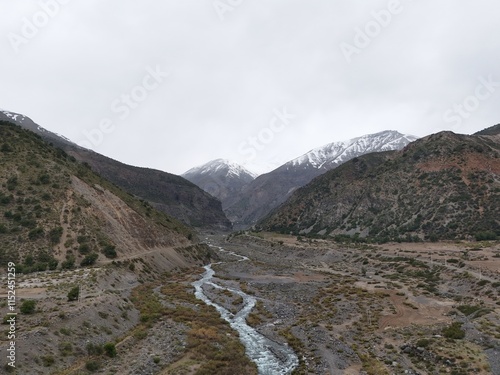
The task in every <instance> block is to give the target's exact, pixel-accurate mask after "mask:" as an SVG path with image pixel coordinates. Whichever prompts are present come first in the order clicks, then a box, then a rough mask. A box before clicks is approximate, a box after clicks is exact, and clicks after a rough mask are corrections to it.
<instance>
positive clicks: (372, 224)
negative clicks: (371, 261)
mask: <svg viewBox="0 0 500 375" xmlns="http://www.w3.org/2000/svg"><path fill="white" fill-rule="evenodd" d="M484 133H485V134H489V133H492V129H489V130H486V131H484ZM493 133H495V132H493ZM258 227H259V228H261V229H264V230H270V231H279V232H286V233H290V232H291V233H295V234H311V235H331V236H333V235H339V234H344V235H357V236H361V237H370V238H373V239H375V240H381V241H386V240H401V239H403V240H405V239H406V240H408V239H409V240H411V239H416V238H420V239H431V240H433V239H455V238H469V237H470V236H478V237H479V238H494V237H495V236H500V136H499V135H498V134H497V135H472V136H468V135H458V134H454V133H452V132H441V133H438V134H434V135H431V136H428V137H425V138H422V139H420V140H417V141H415V142H413V143H411V144H409V145H408V146H407V147H405V148H404V149H403V150H401V151H392V152H384V153H372V154H368V155H364V156H360V157H356V158H354V159H352V160H351V161H349V162H347V163H345V164H343V165H342V166H340V167H338V168H336V169H334V170H332V171H329V172H327V173H325V174H324V175H322V176H319V177H317V178H316V179H314V180H313V181H312V182H311V183H309V184H308V185H306V186H304V187H303V188H301V189H299V190H297V191H296V192H295V193H294V194H293V195H292V196H291V197H290V199H288V200H287V201H286V202H285V203H284V204H282V205H281V206H280V207H279V208H277V209H276V210H275V211H273V212H272V213H271V214H270V215H269V216H267V217H266V218H265V219H263V220H262V221H261V222H260V223H259V224H258Z"/></svg>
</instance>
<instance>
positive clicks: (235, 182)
mask: <svg viewBox="0 0 500 375" xmlns="http://www.w3.org/2000/svg"><path fill="white" fill-rule="evenodd" d="M181 176H182V177H184V178H185V179H186V180H188V181H191V182H192V183H193V184H196V185H198V186H199V187H200V188H202V189H203V190H205V191H206V192H208V193H210V194H211V195H212V196H214V197H216V198H217V199H219V200H220V201H221V202H222V208H224V202H226V201H227V200H228V199H229V198H230V197H232V196H234V195H236V194H239V193H240V191H241V189H243V187H244V186H246V185H248V184H249V183H250V182H252V181H253V180H254V179H255V177H256V175H255V174H254V173H252V172H250V171H249V170H247V169H245V168H244V167H242V166H241V165H239V164H237V163H233V162H231V161H229V160H224V159H216V160H212V161H210V162H208V163H205V164H203V165H201V166H199V167H195V168H192V169H190V170H189V171H187V172H186V173H183V174H182V175H181Z"/></svg>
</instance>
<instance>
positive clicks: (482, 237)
mask: <svg viewBox="0 0 500 375" xmlns="http://www.w3.org/2000/svg"><path fill="white" fill-rule="evenodd" d="M474 236H475V237H476V241H493V240H496V239H497V235H496V233H495V232H492V231H482V232H477V233H476V234H475V235H474Z"/></svg>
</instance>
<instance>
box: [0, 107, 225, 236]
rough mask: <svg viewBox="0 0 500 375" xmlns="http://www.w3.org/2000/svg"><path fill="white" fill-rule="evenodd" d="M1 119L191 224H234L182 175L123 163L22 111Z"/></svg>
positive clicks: (218, 205)
mask: <svg viewBox="0 0 500 375" xmlns="http://www.w3.org/2000/svg"><path fill="white" fill-rule="evenodd" d="M0 120H5V121H10V122H12V123H15V124H17V125H20V126H22V127H23V128H25V129H29V130H31V131H33V132H35V133H36V134H38V135H40V136H41V137H42V138H43V139H45V140H47V141H48V142H51V143H52V144H54V145H55V146H57V147H59V148H61V149H63V150H64V151H65V152H66V153H68V154H69V155H71V156H73V157H75V158H76V159H77V160H79V161H81V162H85V163H87V164H88V165H89V166H90V167H91V168H92V169H93V170H94V171H95V172H97V173H99V174H100V175H101V176H103V177H104V178H106V179H108V180H109V181H111V182H112V183H114V184H116V185H117V186H119V187H121V188H122V189H124V190H126V191H127V192H129V193H131V194H133V195H135V196H137V197H139V198H141V199H143V200H146V201H148V202H149V203H150V204H151V205H152V206H154V207H155V208H156V209H159V210H161V211H163V212H165V213H167V214H168V215H171V216H173V217H175V218H177V219H179V220H181V221H182V222H183V223H185V224H187V225H190V226H193V227H200V228H210V229H220V230H228V229H230V228H231V223H230V222H229V221H228V219H227V218H226V216H225V214H224V212H223V211H222V207H221V203H220V202H219V201H218V200H217V199H215V198H214V197H212V196H211V195H210V194H208V193H206V192H204V191H203V190H202V189H200V188H199V187H198V186H196V185H195V184H193V183H191V182H189V181H187V180H185V179H184V178H182V177H180V176H177V175H173V174H170V173H167V172H163V171H159V170H154V169H149V168H140V167H134V166H131V165H127V164H123V163H120V162H119V161H116V160H113V159H111V158H108V157H105V156H103V155H101V154H98V153H96V152H94V151H91V150H88V149H85V148H82V147H79V146H77V145H75V144H74V143H72V142H71V141H69V140H68V139H66V138H64V137H63V136H61V135H58V134H55V133H52V132H50V131H48V130H46V129H44V128H42V127H41V126H39V125H38V124H36V123H35V122H33V121H32V120H31V119H30V118H28V117H26V116H23V115H21V114H17V113H13V112H8V111H0Z"/></svg>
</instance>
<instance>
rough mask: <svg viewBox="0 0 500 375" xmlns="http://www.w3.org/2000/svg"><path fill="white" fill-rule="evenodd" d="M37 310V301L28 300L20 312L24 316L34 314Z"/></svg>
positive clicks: (22, 305) (24, 302)
mask: <svg viewBox="0 0 500 375" xmlns="http://www.w3.org/2000/svg"><path fill="white" fill-rule="evenodd" d="M35 309H36V301H35V300H32V299H27V300H25V301H23V303H22V304H21V308H20V311H21V312H22V313H23V314H33V313H34V312H35Z"/></svg>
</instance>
